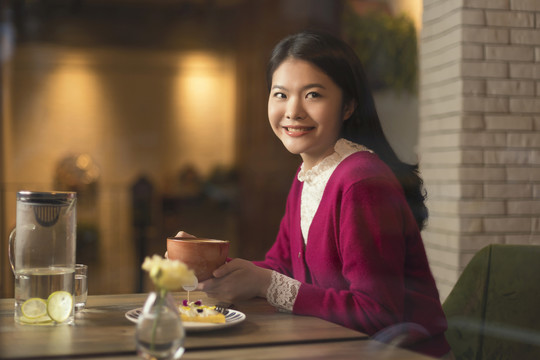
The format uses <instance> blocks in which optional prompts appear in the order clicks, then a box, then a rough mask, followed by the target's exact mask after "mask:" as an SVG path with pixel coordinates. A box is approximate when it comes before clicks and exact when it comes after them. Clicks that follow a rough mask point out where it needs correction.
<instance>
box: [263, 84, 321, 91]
mask: <svg viewBox="0 0 540 360" xmlns="http://www.w3.org/2000/svg"><path fill="white" fill-rule="evenodd" d="M311 88H321V89H326V88H325V87H324V85H322V84H319V83H313V84H307V85H304V86H302V87H301V88H300V89H301V90H307V89H311ZM272 89H277V90H287V88H286V87H285V86H283V85H273V86H272Z"/></svg>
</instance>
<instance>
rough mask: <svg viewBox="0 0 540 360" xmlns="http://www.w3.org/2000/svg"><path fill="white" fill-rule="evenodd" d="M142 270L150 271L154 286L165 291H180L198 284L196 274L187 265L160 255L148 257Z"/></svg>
mask: <svg viewBox="0 0 540 360" xmlns="http://www.w3.org/2000/svg"><path fill="white" fill-rule="evenodd" d="M142 268H143V270H146V271H148V273H149V275H150V278H151V279H152V281H153V283H154V285H156V287H158V288H160V289H163V290H168V291H174V290H178V289H180V288H181V287H182V286H184V285H191V284H196V281H197V278H196V277H195V273H194V272H193V270H190V269H189V268H188V267H187V265H186V264H184V263H183V262H181V261H178V260H169V259H164V258H162V257H161V256H159V255H154V256H152V257H151V258H150V257H146V258H145V259H144V262H143V264H142Z"/></svg>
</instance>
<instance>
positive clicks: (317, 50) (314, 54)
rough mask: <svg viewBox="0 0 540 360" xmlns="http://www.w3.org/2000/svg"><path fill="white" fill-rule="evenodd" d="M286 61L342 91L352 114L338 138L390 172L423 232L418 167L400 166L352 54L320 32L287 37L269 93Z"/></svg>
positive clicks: (275, 55) (274, 63) (277, 53)
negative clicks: (305, 65)
mask: <svg viewBox="0 0 540 360" xmlns="http://www.w3.org/2000/svg"><path fill="white" fill-rule="evenodd" d="M287 58H295V59H299V60H304V61H307V62H310V63H311V64H313V65H315V66H317V67H318V68H319V69H320V70H322V71H323V72H324V73H325V74H326V75H328V76H329V77H330V78H331V79H332V80H333V81H334V82H335V83H336V84H337V85H338V86H339V87H340V88H341V90H342V91H343V101H344V104H348V103H350V102H351V101H352V102H353V103H354V105H355V110H354V112H353V113H352V115H351V116H350V118H348V119H347V120H346V121H344V122H343V126H342V128H341V137H342V138H345V139H347V140H350V141H353V142H355V143H358V144H362V145H364V146H366V147H368V148H370V149H371V150H373V151H374V152H375V153H376V154H377V155H378V156H379V158H380V159H381V160H383V161H384V162H385V163H386V164H387V165H388V166H389V167H390V169H392V171H393V173H394V175H395V176H396V178H397V179H398V181H399V182H400V183H401V186H402V187H403V191H404V193H405V197H406V199H407V203H408V204H409V207H410V208H411V211H412V213H413V215H414V217H415V219H416V223H417V224H418V227H419V228H420V229H423V227H424V224H425V221H426V219H427V217H428V211H427V208H426V205H425V203H424V201H425V198H426V192H425V190H424V188H423V181H422V179H421V178H420V175H419V172H418V165H417V164H415V165H410V164H406V163H404V162H402V161H401V160H400V159H399V158H398V156H397V155H396V153H395V152H394V150H393V149H392V147H391V146H390V144H389V142H388V140H387V139H386V136H385V135H384V132H383V129H382V126H381V122H380V120H379V116H378V115H377V110H376V108H375V102H374V101H373V95H372V94H371V90H370V89H369V86H368V82H367V79H366V76H365V73H364V69H363V66H362V63H361V62H360V59H359V58H358V56H356V54H355V52H354V50H353V49H352V48H351V47H350V46H349V45H348V44H347V43H346V42H344V41H342V40H341V39H339V38H337V37H335V36H333V35H330V34H326V33H322V32H316V31H304V32H300V33H297V34H295V35H291V36H288V37H286V38H285V39H283V40H281V41H280V42H279V43H278V44H277V45H276V47H275V48H274V50H273V52H272V55H271V57H270V60H269V62H268V67H267V73H266V77H267V82H268V88H269V89H270V87H271V86H272V76H273V74H274V71H276V69H277V68H278V67H279V65H280V64H281V63H282V62H283V61H284V60H286V59H287Z"/></svg>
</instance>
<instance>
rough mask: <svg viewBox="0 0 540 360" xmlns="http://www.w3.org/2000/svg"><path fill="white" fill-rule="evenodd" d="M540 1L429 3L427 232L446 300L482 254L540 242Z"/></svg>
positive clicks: (424, 140) (425, 35)
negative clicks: (506, 246) (495, 245)
mask: <svg viewBox="0 0 540 360" xmlns="http://www.w3.org/2000/svg"><path fill="white" fill-rule="evenodd" d="M539 95H540V0H424V13H423V28H422V33H421V39H420V111H419V112H420V135H419V152H420V164H421V167H422V173H423V176H424V180H425V184H426V188H427V190H428V197H429V199H428V206H429V209H430V220H429V224H428V227H427V228H426V230H425V231H424V233H423V236H424V240H425V243H426V249H427V252H428V256H429V259H430V263H431V267H432V270H433V273H434V275H435V278H436V280H437V284H438V287H439V290H440V293H441V298H442V299H444V298H445V297H446V296H447V295H448V293H449V292H450V290H451V289H452V287H453V285H454V283H455V282H456V280H457V278H458V277H459V275H460V273H461V271H462V270H463V268H464V267H465V265H466V264H467V263H468V262H469V260H470V259H471V257H472V256H473V255H474V253H475V252H476V251H478V250H479V249H480V248H482V247H483V246H485V245H487V244H490V243H501V244H503V243H507V244H510V243H511V244H540V96H539Z"/></svg>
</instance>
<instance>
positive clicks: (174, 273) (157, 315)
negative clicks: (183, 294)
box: [137, 255, 197, 358]
mask: <svg viewBox="0 0 540 360" xmlns="http://www.w3.org/2000/svg"><path fill="white" fill-rule="evenodd" d="M141 267H142V269H143V270H146V271H147V272H148V274H149V275H150V279H152V282H153V283H154V285H155V287H156V292H155V293H151V294H150V296H149V297H148V299H147V301H146V303H145V306H144V308H143V314H142V315H141V316H143V317H144V316H145V314H146V312H147V311H148V312H150V313H151V317H150V319H152V320H151V322H150V323H148V325H150V327H148V330H147V331H146V330H144V327H145V326H146V325H144V324H146V322H144V321H141V319H139V323H138V325H137V329H138V331H137V337H138V340H139V341H138V344H139V347H140V349H139V351H140V352H143V353H145V352H148V353H149V354H150V355H151V356H154V355H155V354H156V353H157V352H160V351H162V350H160V348H158V346H157V344H158V343H159V344H163V343H164V340H163V337H167V338H169V337H172V336H173V334H174V333H175V331H171V330H170V328H171V326H172V329H174V328H176V327H180V328H181V324H180V315H179V314H178V308H177V306H176V305H175V304H174V301H173V299H172V297H171V296H170V294H169V292H170V291H174V290H179V289H180V288H182V287H184V286H189V285H192V284H197V277H196V276H195V273H194V272H193V270H190V269H189V268H188V267H187V265H186V264H184V263H183V262H181V261H178V260H170V259H165V258H162V257H161V256H159V255H153V256H152V257H146V258H145V259H144V262H143V264H142V266H141ZM195 286H196V285H195ZM147 304H149V306H148V307H147ZM147 308H148V310H146V309H147ZM173 314H174V315H173ZM171 317H172V319H174V320H172V322H171ZM171 324H173V325H171ZM158 329H159V330H158ZM143 334H147V335H143ZM183 334H184V332H183V330H181V332H180V335H179V336H181V337H182V339H181V340H180V339H178V341H177V340H170V339H169V340H167V341H165V343H167V344H171V346H172V347H176V346H182V347H181V348H180V350H179V349H171V353H176V354H177V356H178V355H180V354H181V353H180V351H181V352H183V336H184V335H183ZM145 336H147V337H146V338H145V339H146V340H144V342H146V344H148V345H143V340H142V339H139V337H140V338H143V337H145ZM161 346H162V345H161ZM150 355H149V356H150ZM175 358H176V357H175Z"/></svg>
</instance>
